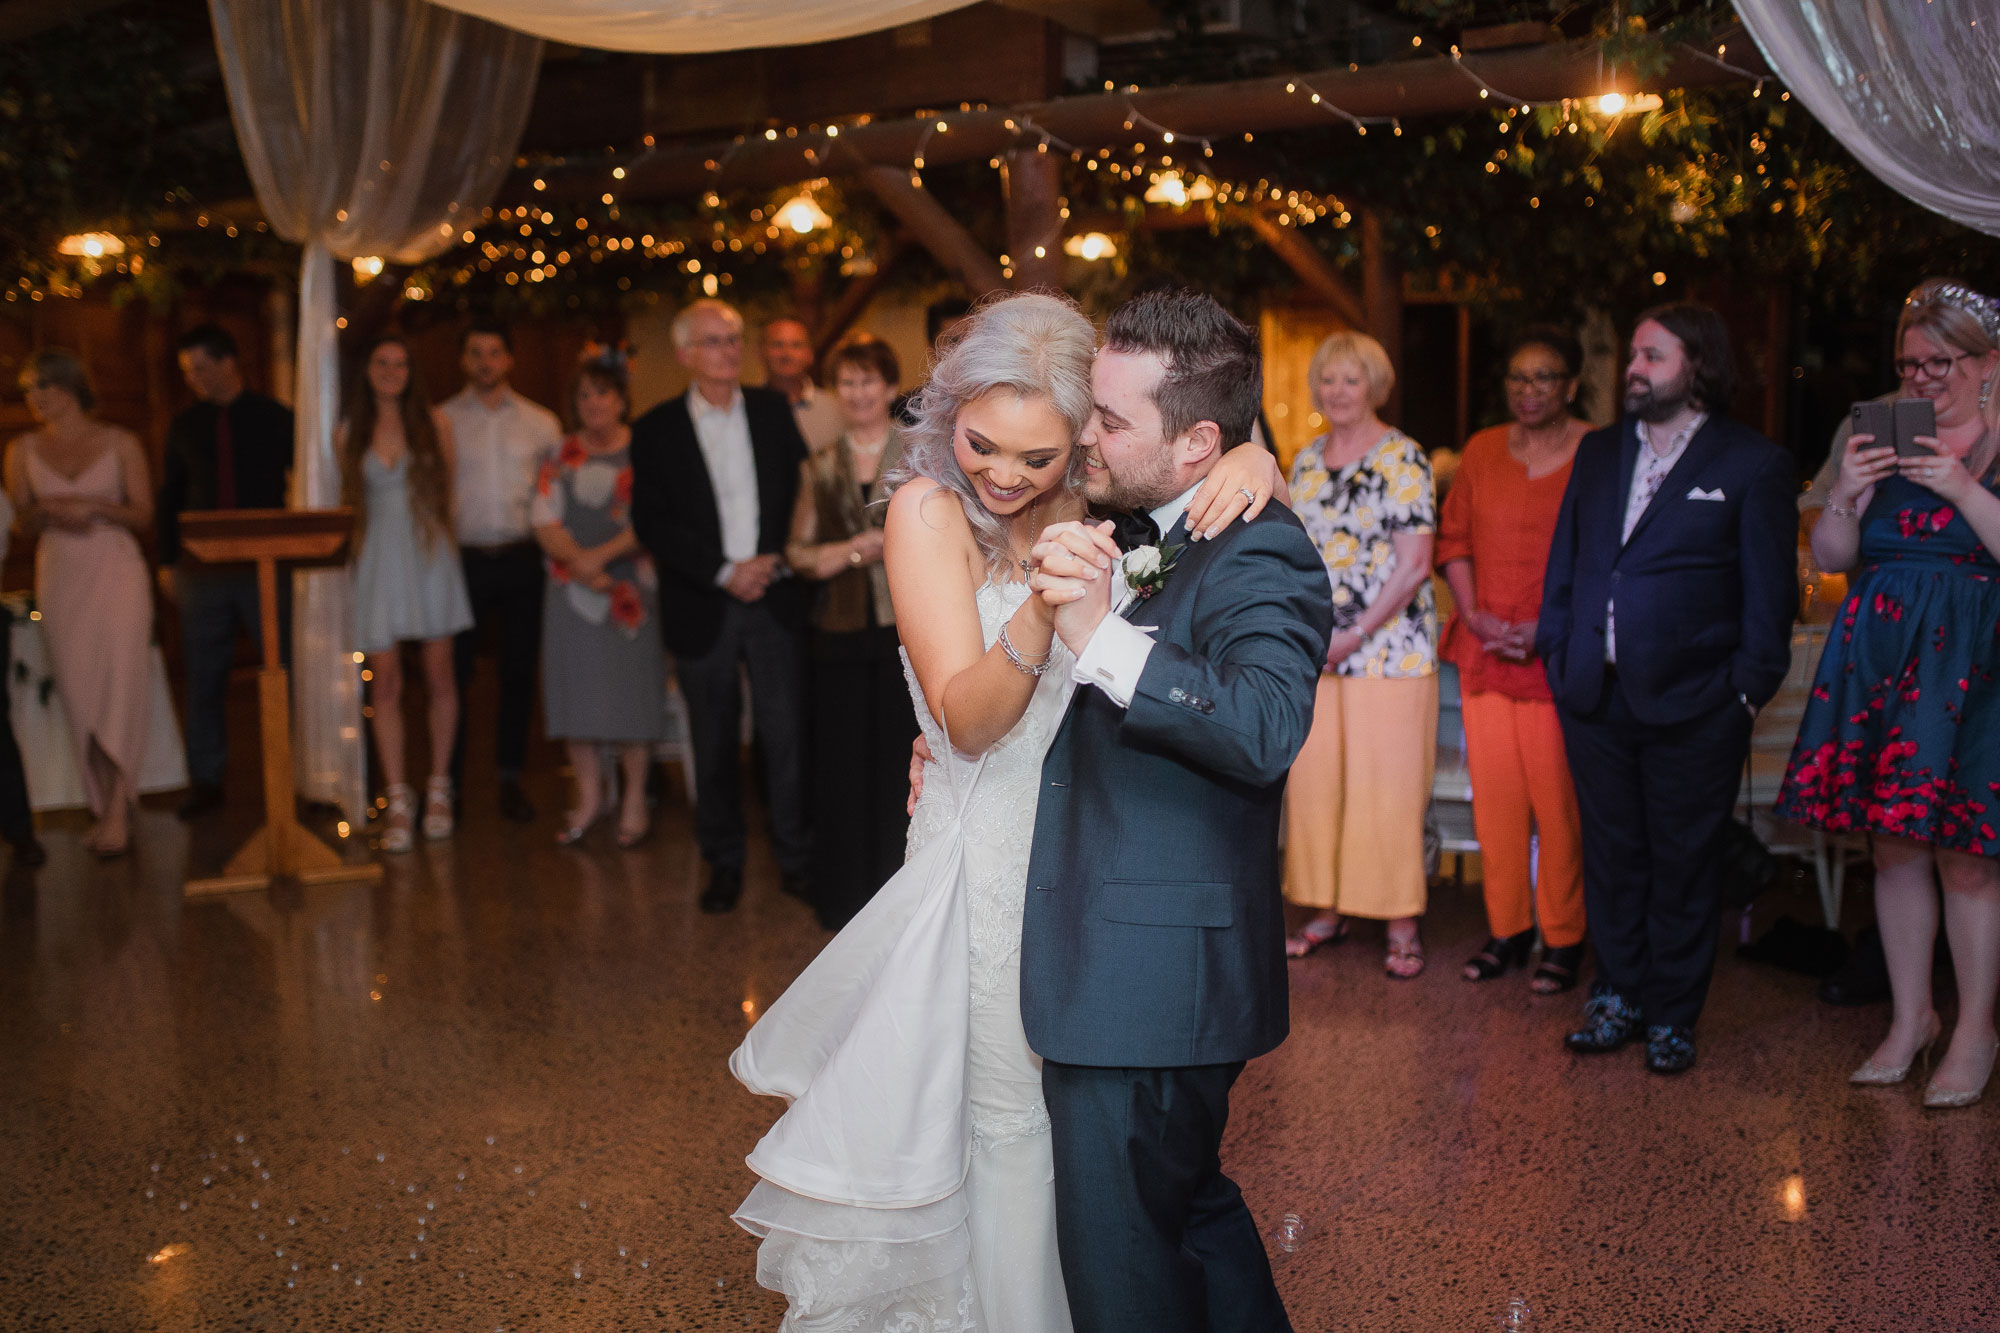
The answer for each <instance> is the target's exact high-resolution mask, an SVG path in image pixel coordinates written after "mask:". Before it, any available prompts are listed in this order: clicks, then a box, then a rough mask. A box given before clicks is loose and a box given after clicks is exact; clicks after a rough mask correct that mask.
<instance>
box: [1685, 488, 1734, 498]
mask: <svg viewBox="0 0 2000 1333" xmlns="http://www.w3.org/2000/svg"><path fill="white" fill-rule="evenodd" d="M1728 498H1729V497H1728V496H1726V495H1724V494H1723V493H1722V488H1721V487H1720V486H1717V487H1716V488H1715V489H1714V490H1712V491H1705V490H1703V489H1702V488H1701V487H1699V486H1697V487H1695V488H1694V489H1693V490H1691V491H1689V492H1688V499H1690V500H1726V499H1728Z"/></svg>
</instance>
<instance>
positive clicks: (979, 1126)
mask: <svg viewBox="0 0 2000 1333" xmlns="http://www.w3.org/2000/svg"><path fill="white" fill-rule="evenodd" d="M1027 596H1028V588H1027V585H1026V584H1022V583H1005V584H996V583H994V582H992V581H991V580H989V581H988V582H987V583H986V584H985V585H984V586H983V587H981V588H980V589H979V591H978V594H977V598H978V603H979V622H980V628H981V630H982V632H983V633H984V636H985V642H986V645H987V646H988V647H989V648H990V647H991V646H992V645H993V643H994V641H995V640H996V639H997V638H998V637H999V633H1000V628H1001V626H1003V625H1004V624H1006V623H1007V619H1008V617H1009V616H1011V615H1012V614H1013V613H1014V612H1015V610H1017V609H1018V608H1019V607H1020V605H1021V603H1022V602H1024V601H1025V600H1026V599H1027ZM1070 665H1071V661H1070V658H1069V655H1068V654H1067V652H1066V650H1065V649H1064V648H1063V647H1062V645H1061V643H1060V641H1058V642H1057V643H1056V644H1055V646H1054V652H1053V656H1052V657H1051V659H1050V669H1049V670H1048V671H1047V672H1046V673H1045V674H1044V675H1043V676H1042V677H1041V679H1040V681H1039V682H1038V683H1037V685H1036V688H1035V692H1034V695H1033V696H1032V698H1031V699H1030V701H1029V704H1028V709H1027V712H1026V713H1025V714H1024V715H1023V716H1022V718H1021V720H1020V721H1019V722H1018V723H1016V724H1015V726H1014V728H1013V729H1012V730H1011V731H1009V732H1008V733H1007V734H1006V735H1005V736H1004V737H1002V738H1001V739H1000V740H999V741H997V742H996V743H995V744H994V745H993V747H992V748H991V749H989V750H988V751H987V752H986V753H985V754H984V755H983V756H977V757H975V756H968V755H964V754H954V752H953V751H952V750H951V749H950V748H949V747H948V746H947V745H946V743H945V738H944V732H943V730H942V728H940V727H939V726H938V724H937V722H936V720H935V719H934V718H933V716H932V714H931V710H930V708H929V707H927V706H926V704H925V702H924V696H923V691H922V689H921V688H920V687H919V685H918V684H917V680H916V676H915V673H913V672H911V671H910V669H909V662H908V658H907V657H905V659H904V675H905V676H906V677H907V678H908V680H909V684H910V694H911V698H912V702H913V703H914V704H915V707H916V711H917V719H918V721H919V723H920V725H921V726H922V728H923V733H924V737H925V739H926V740H927V741H928V742H929V743H930V748H931V753H932V754H933V755H934V756H939V758H937V759H935V760H934V761H933V762H932V763H930V764H929V765H928V766H926V768H925V770H924V792H923V797H922V799H921V800H920V801H919V802H918V803H917V809H916V814H915V815H914V817H913V818H912V819H911V821H910V834H909V856H908V860H907V861H906V863H905V865H904V867H903V869H902V870H901V871H900V872H899V873H898V874H897V875H896V876H895V877H894V878H893V879H891V880H890V881H889V882H888V884H886V885H884V886H883V888H882V890H881V891H880V892H879V893H878V894H877V895H876V896H875V897H874V898H873V899H872V900H871V901H870V902H869V904H868V906H867V907H866V908H864V909H863V910H862V911H861V913H860V914H859V915H858V916H856V917H855V918H854V920H853V921H852V922H850V923H849V924H848V925H847V927H846V928H845V929H844V930H842V931H841V933H840V934H839V935H838V936H836V937H835V938H834V940H833V941H832V943H830V944H828V945H827V947H826V948H825V949H824V950H822V951H821V953H820V955H819V957H817V958H815V959H814V960H813V962H812V964H811V965H810V966H808V967H807V968H806V970H805V971H804V972H803V973H801V974H800V975H799V978H798V980H796V981H795V982H793V983H792V985H791V986H790V988H788V989H787V990H786V992H785V993H784V995H782V996H781V997H779V999H778V1000H777V1001H776V1002H775V1003H774V1004H772V1006H771V1007H770V1009H769V1010H768V1011H767V1012H766V1013H765V1015H764V1017H763V1018H762V1019H761V1020H759V1021H758V1023H757V1025H756V1026H755V1027H754V1028H752V1029H751V1031H750V1035H749V1036H748V1037H746V1038H745V1039H744V1041H743V1044H742V1045H741V1046H740V1047H738V1048H737V1050H736V1052H735V1054H734V1055H732V1056H731V1057H730V1061H729V1067H730V1069H731V1071H732V1072H733V1073H735V1075H736V1077H737V1078H738V1079H740V1080H741V1081H742V1082H743V1084H744V1086H746V1087H748V1088H749V1089H750V1090H751V1091H753V1092H759V1093H766V1094H770V1095H776V1096H783V1097H786V1098H787V1099H789V1100H790V1102H791V1105H790V1107H789V1109H787V1110H786V1112H785V1114H784V1115H783V1116H782V1117H780V1118H779V1120H778V1122H777V1124H775V1125H773V1126H772V1128H771V1130H770V1132H769V1133H768V1134H766V1135H765V1136H764V1138H763V1140H762V1141H761V1142H759V1143H758V1145H757V1147H756V1149H755V1150H754V1151H753V1152H752V1153H751V1154H750V1157H749V1159H748V1160H749V1165H750V1167H751V1169H752V1170H753V1171H755V1172H756V1173H757V1174H758V1176H759V1177H760V1178H761V1179H760V1180H759V1181H758V1183H757V1185H756V1186H755V1187H754V1188H753V1189H752V1190H751V1192H750V1196H749V1197H748V1198H747V1199H745V1200H744V1202H743V1205H742V1207H741V1208H739V1209H738V1210H737V1212H736V1214H735V1220H736V1221H737V1222H738V1223H739V1224H740V1225H741V1226H742V1227H743V1228H744V1229H745V1230H747V1231H749V1232H751V1233H752V1234H753V1235H756V1236H759V1237H762V1239H763V1243H762V1244H761V1245H760V1246H759V1247H758V1251H757V1280H758V1281H759V1282H760V1283H762V1284H763V1285H764V1286H766V1287H769V1288H771V1289H772V1290H775V1291H780V1292H783V1293H784V1294H785V1296H786V1298H787V1299H788V1300H789V1302H790V1308H789V1309H788V1311H787V1312H786V1315H785V1318H784V1321H783V1323H782V1324H780V1326H779V1327H780V1330H781V1333H1068V1330H1069V1328H1070V1319H1069V1308H1068V1304H1067V1302H1066V1300H1065V1298H1064V1294H1063V1283H1062V1270H1061V1267H1060V1265H1059V1262H1058V1259H1057V1255H1056V1231H1055V1196H1054V1165H1053V1159H1052V1156H1051V1152H1050V1146H1049V1116H1048V1111H1047V1109H1046V1107H1045V1106H1044V1105H1043V1103H1042V1084H1041V1061H1040V1060H1039V1059H1038V1058H1036V1057H1035V1055H1034V1054H1033V1053H1032V1052H1030V1051H1029V1049H1028V1044H1027V1038H1026V1037H1025V1036H1024V1035H1023V1033H1022V1030H1021V991H1020V965H1021V913H1022V908H1023V906H1024V901H1025V898H1026V894H1027V873H1028V854H1029V850H1030V847H1031V845H1032V843H1033V841H1034V831H1035V805H1036V801H1037V799H1038V797H1039V794H1040V788H1041V769H1042V756H1043V755H1044V754H1045V753H1046V752H1047V750H1048V747H1049V743H1050V741H1051V740H1053V739H1054V737H1055V733H1056V728H1057V727H1058V726H1059V725H1060V724H1061V722H1062V717H1063V712H1064V710H1065V709H1066V708H1067V706H1068V703H1069V696H1070V692H1071V690H1072V689H1073V688H1074V686H1073V684H1072V682H1071V678H1070V675H1071V673H1070Z"/></svg>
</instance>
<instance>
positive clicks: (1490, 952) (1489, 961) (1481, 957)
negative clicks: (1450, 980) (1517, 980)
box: [1463, 926, 1535, 981]
mask: <svg viewBox="0 0 2000 1333" xmlns="http://www.w3.org/2000/svg"><path fill="white" fill-rule="evenodd" d="M1534 947H1535V928H1534V927H1533V926H1530V927H1528V928H1527V929H1526V930H1524V931H1522V932H1521V933H1520V934H1518V935H1509V936H1507V937H1506V938H1505V939H1502V938H1501V937H1500V936H1498V935H1495V936H1493V937H1492V938H1490V939H1488V940H1487V941H1486V947H1485V948H1483V949H1481V950H1480V951H1479V952H1478V953H1476V954H1474V955H1472V957H1471V958H1469V959H1467V960H1466V964H1465V971H1464V973H1463V975H1464V977H1465V979H1466V980H1467V981H1491V980H1493V978H1495V977H1497V976H1500V975H1502V974H1503V973H1506V972H1509V971H1512V970H1513V969H1514V968H1517V967H1524V966H1526V965H1527V962H1528V955H1529V953H1531V952H1532V951H1533V950H1534Z"/></svg>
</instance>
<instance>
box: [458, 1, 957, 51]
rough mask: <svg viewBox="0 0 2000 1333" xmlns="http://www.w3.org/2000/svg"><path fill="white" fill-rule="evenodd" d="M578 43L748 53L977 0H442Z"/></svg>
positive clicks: (827, 38) (889, 24) (887, 24)
mask: <svg viewBox="0 0 2000 1333" xmlns="http://www.w3.org/2000/svg"><path fill="white" fill-rule="evenodd" d="M438 3H440V4H444V5H448V6H449V7H451V8H452V9H456V10H459V11H461V12H463V13H466V14H474V15H477V16H478V17H480V18H483V19H488V20H490V21H492V22H494V23H502V24H505V25H506V26H507V27H510V28H518V29H520V30H521V31H522V32H531V33H533V34H535V36H537V37H546V38H548V39H549V40H551V41H557V42H567V43H568V44H570V45H571V46H594V47H599V48H602V49H604V50H608V51H655V52H681V53H688V52H696V51H741V50H747V49H749V48H751V47H758V46H802V45H804V44H806V43H808V42H831V41H835V40H837V39H839V38H842V37H855V36H858V35H860V34H861V33H864V32H878V31H880V30H881V29H883V28H893V27H896V26H898V25H900V24H904V23H914V22H916V21H917V20H919V19H927V18H930V17H932V16H933V15H936V14H942V13H944V12H945V11H947V10H952V9H963V8H965V7H966V5H967V4H968V3H970V0H438Z"/></svg>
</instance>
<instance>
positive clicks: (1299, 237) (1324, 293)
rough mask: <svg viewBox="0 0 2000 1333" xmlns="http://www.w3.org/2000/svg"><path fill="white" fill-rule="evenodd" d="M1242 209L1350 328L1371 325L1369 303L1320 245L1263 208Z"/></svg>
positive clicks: (1268, 242)
mask: <svg viewBox="0 0 2000 1333" xmlns="http://www.w3.org/2000/svg"><path fill="white" fill-rule="evenodd" d="M1240 212H1241V216H1242V217H1243V219H1244V220H1245V221H1246V222H1248V223H1249V224H1250V229H1251V230H1252V231H1254V232H1256V233H1257V235H1258V236H1259V237H1260V238H1261V239H1262V240H1263V242H1264V244H1266V245H1268V246H1270V247H1271V250H1272V252H1273V253H1275V254H1276V255H1277V256H1278V258H1280V259H1282V260H1284V261H1285V267H1287V268H1289V269H1291V271H1292V272H1293V273H1294V274H1295V275H1297V277H1298V280H1299V281H1300V282H1301V283H1303V284H1304V285H1305V288H1306V290H1307V291H1309V292H1311V293H1312V294H1313V295H1314V296H1317V297H1318V298H1319V299H1320V300H1322V301H1324V302H1325V303H1326V304H1327V305H1329V306H1331V307H1332V308H1333V313H1334V314H1336V315H1338V316H1339V317H1340V318H1341V319H1342V320H1344V321H1345V322H1346V323H1347V324H1348V325H1349V326H1350V327H1352V328H1357V329H1363V328H1368V327H1370V325H1369V321H1368V310H1367V306H1366V304H1365V303H1364V302H1363V300H1362V299H1361V297H1360V296H1359V295H1357V294H1356V293H1355V290H1354V287H1353V285H1352V284H1351V283H1349V282H1348V281H1347V279H1346V278H1344V277H1342V276H1341V274H1340V270H1339V269H1337V268H1335V267H1334V266H1333V264H1332V263H1331V262H1330V261H1329V260H1328V259H1327V257H1326V256H1325V255H1324V254H1321V253H1320V249H1319V247H1318V246H1316V245H1314V244H1313V243H1312V242H1311V241H1309V240H1307V239H1306V237H1305V234H1304V233H1303V232H1301V231H1300V230H1299V229H1298V228H1297V227H1292V226H1286V225H1282V224H1280V223H1279V222H1278V221H1277V219H1275V218H1273V217H1272V216H1271V215H1270V214H1269V213H1266V212H1264V211H1263V210H1262V209H1260V208H1246V209H1242V210H1240Z"/></svg>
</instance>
